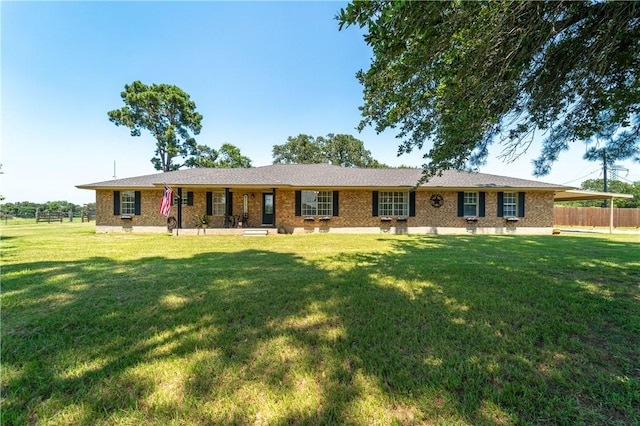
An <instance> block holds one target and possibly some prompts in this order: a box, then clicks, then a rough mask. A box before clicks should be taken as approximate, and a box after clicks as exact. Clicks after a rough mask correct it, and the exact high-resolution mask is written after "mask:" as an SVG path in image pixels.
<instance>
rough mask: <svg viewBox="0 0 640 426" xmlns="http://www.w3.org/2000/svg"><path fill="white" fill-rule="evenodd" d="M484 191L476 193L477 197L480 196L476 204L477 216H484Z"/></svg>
mask: <svg viewBox="0 0 640 426" xmlns="http://www.w3.org/2000/svg"><path fill="white" fill-rule="evenodd" d="M484 195H485V194H484V192H479V193H478V196H479V197H478V198H480V201H479V203H478V204H479V205H478V216H480V217H484V215H485V196H484Z"/></svg>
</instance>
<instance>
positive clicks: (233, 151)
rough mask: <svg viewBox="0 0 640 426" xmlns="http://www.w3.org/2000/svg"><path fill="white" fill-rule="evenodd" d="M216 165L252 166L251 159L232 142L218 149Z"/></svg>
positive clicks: (229, 166)
mask: <svg viewBox="0 0 640 426" xmlns="http://www.w3.org/2000/svg"><path fill="white" fill-rule="evenodd" d="M216 167H225V168H234V167H251V159H250V158H249V157H245V156H244V155H242V154H241V153H240V148H238V147H236V146H235V145H231V144H230V143H225V144H222V146H221V147H220V149H219V150H218V161H217V163H216Z"/></svg>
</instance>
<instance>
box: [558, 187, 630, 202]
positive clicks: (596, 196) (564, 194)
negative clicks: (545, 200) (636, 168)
mask: <svg viewBox="0 0 640 426" xmlns="http://www.w3.org/2000/svg"><path fill="white" fill-rule="evenodd" d="M613 198H633V195H631V194H618V193H615V192H596V191H580V190H578V189H569V190H566V191H558V192H556V193H555V196H554V197H553V201H585V200H610V199H613Z"/></svg>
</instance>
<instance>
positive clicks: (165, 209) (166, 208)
mask: <svg viewBox="0 0 640 426" xmlns="http://www.w3.org/2000/svg"><path fill="white" fill-rule="evenodd" d="M172 200H173V191H172V190H171V188H168V187H166V186H165V187H164V194H163V195H162V201H161V202H160V208H159V209H158V212H159V213H160V214H161V215H163V216H169V212H170V211H171V201H172Z"/></svg>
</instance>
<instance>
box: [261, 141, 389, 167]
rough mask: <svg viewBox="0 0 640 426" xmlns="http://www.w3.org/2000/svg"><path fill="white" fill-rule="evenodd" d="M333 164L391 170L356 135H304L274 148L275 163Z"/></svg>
mask: <svg viewBox="0 0 640 426" xmlns="http://www.w3.org/2000/svg"><path fill="white" fill-rule="evenodd" d="M317 163H329V164H334V165H337V166H343V167H378V168H379V167H387V166H385V165H384V164H382V163H380V162H378V161H377V160H375V159H374V158H373V157H372V156H371V151H369V150H367V149H365V147H364V143H363V142H362V141H361V140H358V139H356V138H355V137H353V136H352V135H345V134H337V135H336V134H333V133H329V134H328V135H327V136H326V137H323V136H318V137H317V138H316V137H313V136H309V135H304V134H300V135H298V136H296V137H291V136H290V137H288V138H287V142H286V143H284V144H282V145H274V146H273V164H317Z"/></svg>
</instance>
